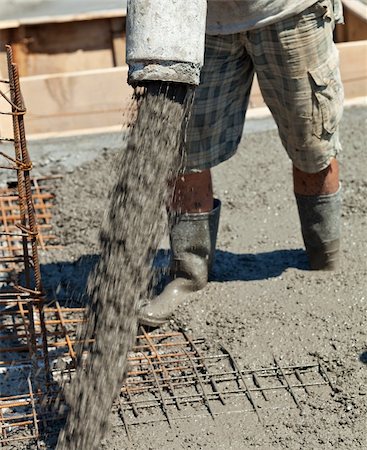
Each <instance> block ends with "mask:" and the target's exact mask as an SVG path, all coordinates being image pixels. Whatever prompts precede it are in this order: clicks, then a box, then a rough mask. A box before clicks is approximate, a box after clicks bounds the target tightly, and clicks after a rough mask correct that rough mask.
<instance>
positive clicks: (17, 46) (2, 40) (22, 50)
mask: <svg viewBox="0 0 367 450" xmlns="http://www.w3.org/2000/svg"><path fill="white" fill-rule="evenodd" d="M9 42H11V43H12V46H13V51H14V60H15V62H16V63H17V64H18V68H19V73H20V75H21V76H32V75H41V74H49V73H51V74H52V73H61V72H75V71H78V70H92V69H100V68H108V67H115V66H117V65H122V64H124V63H125V51H124V49H125V18H124V17H118V18H108V19H106V18H99V19H95V20H90V21H74V22H66V23H45V24H42V25H39V24H36V25H32V26H30V25H29V26H20V27H18V28H15V29H9V30H0V68H2V69H4V68H5V65H6V63H5V53H4V52H3V51H1V49H3V48H4V46H5V44H7V43H9Z"/></svg>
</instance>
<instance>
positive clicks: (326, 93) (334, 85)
mask: <svg viewBox="0 0 367 450" xmlns="http://www.w3.org/2000/svg"><path fill="white" fill-rule="evenodd" d="M308 73H309V75H310V81H311V86H312V93H313V99H312V101H313V113H312V120H313V133H314V134H315V135H316V136H318V137H320V138H321V137H327V135H332V134H333V133H334V132H335V131H336V129H337V127H338V125H339V122H340V119H341V118H342V115H343V101H344V91H343V85H342V81H341V77H340V71H339V57H338V54H337V51H336V50H335V52H333V54H332V55H331V56H330V57H329V58H328V59H327V60H326V61H325V62H324V63H323V64H321V66H319V67H318V68H317V69H313V70H309V72H308Z"/></svg>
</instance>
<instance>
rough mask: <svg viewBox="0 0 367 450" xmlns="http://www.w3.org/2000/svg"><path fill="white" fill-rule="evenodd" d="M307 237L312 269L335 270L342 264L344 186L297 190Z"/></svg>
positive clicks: (306, 241)
mask: <svg viewBox="0 0 367 450" xmlns="http://www.w3.org/2000/svg"><path fill="white" fill-rule="evenodd" d="M295 196H296V200H297V206H298V212H299V217H300V221H301V229H302V236H303V241H304V243H305V247H306V252H307V255H308V259H309V263H310V268H311V270H335V269H337V268H338V265H339V247H340V217H341V188H340V187H339V190H338V191H337V192H335V193H334V194H326V195H313V196H305V195H299V194H295Z"/></svg>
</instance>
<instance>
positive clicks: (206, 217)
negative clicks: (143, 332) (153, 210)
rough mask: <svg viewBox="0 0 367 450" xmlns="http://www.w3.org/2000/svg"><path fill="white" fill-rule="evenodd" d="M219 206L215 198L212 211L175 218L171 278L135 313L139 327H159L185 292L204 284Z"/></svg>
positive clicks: (211, 254)
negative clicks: (156, 294) (158, 293)
mask: <svg viewBox="0 0 367 450" xmlns="http://www.w3.org/2000/svg"><path fill="white" fill-rule="evenodd" d="M220 206H221V204H220V201H219V200H217V199H215V200H214V208H213V210H212V211H210V212H208V213H195V214H188V213H187V214H183V215H180V216H179V217H178V218H177V220H176V222H175V223H174V225H173V226H172V229H171V234H170V238H171V252H172V262H171V274H172V276H173V279H172V281H171V282H170V283H168V284H167V286H166V287H165V288H164V290H163V291H162V293H161V294H160V295H158V296H157V297H155V298H153V299H152V300H150V301H149V302H148V303H146V304H145V305H143V306H142V308H141V309H140V312H139V322H140V323H141V324H142V325H148V326H152V327H156V326H160V325H163V324H164V323H165V322H167V320H169V318H170V317H171V315H172V314H173V312H174V310H175V309H176V308H177V307H178V306H179V305H180V304H181V303H183V302H184V301H185V299H186V296H187V295H188V294H189V293H191V292H195V291H198V290H200V289H202V288H203V287H204V286H205V285H206V284H207V282H208V276H209V273H210V270H211V268H212V265H213V261H214V253H215V244H216V239H217V232H218V225H219V215H220Z"/></svg>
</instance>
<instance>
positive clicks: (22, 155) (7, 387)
mask: <svg viewBox="0 0 367 450" xmlns="http://www.w3.org/2000/svg"><path fill="white" fill-rule="evenodd" d="M6 53H7V63H8V79H2V80H0V95H1V97H2V99H3V103H4V101H5V104H6V105H7V108H6V110H5V111H0V113H1V114H3V115H10V116H11V118H12V125H13V137H12V138H3V137H1V136H0V143H1V144H2V145H4V146H5V148H6V151H0V157H1V163H0V169H2V170H5V171H13V172H14V173H15V174H16V179H17V188H16V190H15V192H16V194H15V195H17V197H18V198H17V204H18V208H19V214H18V216H17V217H18V219H19V220H18V221H17V222H16V223H14V225H15V227H14V228H13V229H12V230H9V229H8V228H7V227H4V225H2V226H1V228H0V237H1V239H2V241H3V240H5V242H6V243H7V244H9V243H11V242H13V240H18V241H20V242H21V245H20V246H19V249H18V251H17V252H16V253H15V255H14V254H13V255H11V256H2V257H0V265H1V267H2V269H4V270H5V271H6V270H7V269H9V270H12V264H14V263H16V264H17V265H18V266H20V267H21V274H20V275H19V276H14V277H9V279H8V280H5V281H3V282H2V286H1V290H0V327H1V331H2V336H1V349H0V354H1V356H2V358H1V363H0V370H1V373H2V374H4V373H5V374H6V378H5V380H2V382H1V384H0V387H1V391H2V392H1V394H0V397H1V405H0V413H1V416H0V420H1V431H2V437H3V438H4V437H5V438H6V442H11V439H10V438H9V439H8V438H7V434H8V431H9V429H13V428H14V427H20V426H26V425H31V424H32V427H31V430H32V431H31V433H30V436H29V437H31V438H34V437H36V436H37V435H38V425H37V419H36V417H35V414H36V410H35V407H34V396H35V395H36V396H38V397H39V396H40V395H41V390H42V387H43V386H45V381H47V379H48V377H49V359H48V348H47V337H46V327H45V319H44V310H43V309H44V293H43V289H42V282H41V271H40V263H39V256H38V248H37V247H38V228H37V222H36V214H35V208H34V204H33V198H32V180H31V170H32V162H31V160H30V157H29V153H28V149H27V142H26V136H25V127H24V115H25V113H26V108H25V105H24V101H23V97H22V93H21V89H20V82H19V74H18V69H17V66H16V64H15V63H14V61H13V53H12V49H11V47H10V46H6ZM9 146H10V147H13V150H12V154H11V153H10V152H11V150H10V149H9ZM1 204H3V203H1ZM8 213H9V212H8V211H3V215H4V214H5V216H6V215H7V214H8ZM14 314H16V315H18V316H19V317H21V323H15V322H14V320H13V319H14ZM15 355H18V358H17V357H15ZM15 372H18V374H19V372H21V373H22V375H24V377H23V378H24V383H22V386H20V388H19V395H16V396H14V395H10V394H11V389H12V381H13V379H12V374H13V373H15ZM14 382H15V381H14ZM23 388H24V389H23ZM23 391H24V392H23ZM9 417H11V418H10V419H9ZM9 420H10V424H9ZM14 439H15V438H14Z"/></svg>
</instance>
